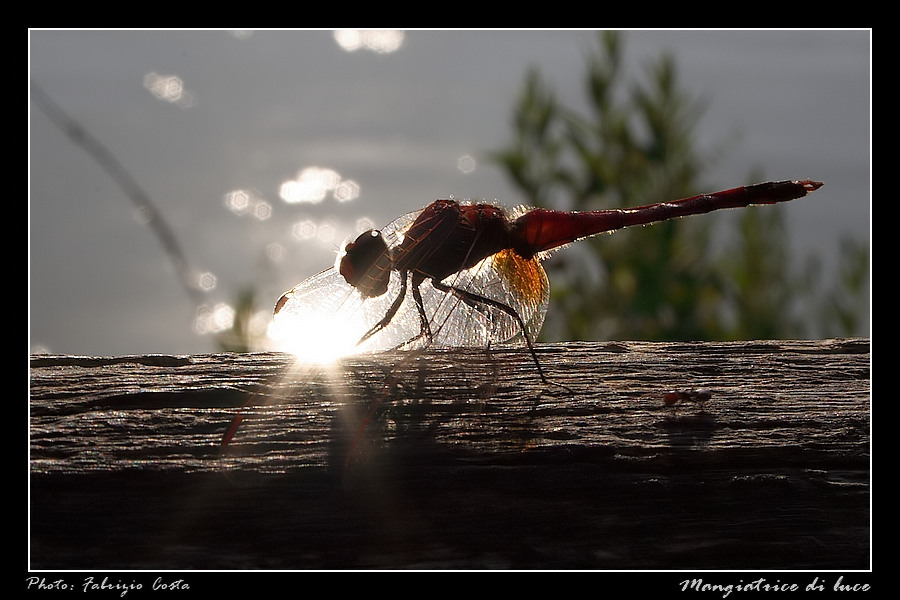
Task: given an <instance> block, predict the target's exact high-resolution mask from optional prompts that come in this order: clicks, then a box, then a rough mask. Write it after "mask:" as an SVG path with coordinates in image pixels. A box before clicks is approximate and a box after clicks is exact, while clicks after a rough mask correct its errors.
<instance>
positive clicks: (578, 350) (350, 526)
mask: <svg viewBox="0 0 900 600" xmlns="http://www.w3.org/2000/svg"><path fill="white" fill-rule="evenodd" d="M538 356H539V359H540V361H541V365H542V367H543V368H544V370H545V372H546V374H547V377H548V379H550V380H551V382H552V383H551V384H550V385H547V384H544V383H542V382H541V380H540V378H539V377H538V375H537V372H536V370H535V365H534V363H533V361H532V360H531V357H530V355H529V354H528V353H527V351H524V350H521V349H501V350H491V351H484V350H452V351H429V352H423V353H410V352H394V353H385V354H380V355H373V356H359V357H353V358H348V359H344V360H343V361H341V362H339V363H337V364H334V365H331V366H328V367H324V366H319V367H314V366H309V365H297V364H295V363H294V362H293V361H292V359H291V358H290V357H288V356H286V355H282V354H210V355H192V356H157V355H149V356H121V357H83V356H54V355H34V356H32V357H31V370H30V400H31V415H30V465H31V499H30V500H31V556H30V560H31V567H32V568H35V569H86V568H89V569H244V568H249V569H258V568H267V569H270V568H276V569H307V568H317V569H321V568H326V569H329V568H514V569H517V568H539V569H543V568H589V569H867V568H869V565H870V563H869V561H870V544H869V537H870V514H869V505H870V503H869V498H870V482H869V478H870V439H871V438H870V426H871V419H870V407H871V387H870V354H869V341H868V340H866V339H842V340H823V341H766V342H733V343H699V342H698V343H647V342H617V343H568V344H554V345H541V346H539V347H538ZM697 390H705V393H703V394H700V395H696V394H693V395H692V394H686V395H682V396H678V395H670V396H667V394H669V393H670V392H675V391H684V392H691V391H697ZM707 397H708V399H706V400H705V402H702V403H695V402H692V401H691V400H703V399H705V398H707ZM667 399H668V400H669V401H672V400H677V399H680V401H679V402H678V403H676V404H674V405H667V403H666V400H667ZM244 404H248V406H247V407H246V408H245V409H243V411H242V412H241V414H242V415H243V416H244V420H243V421H242V423H241V424H240V427H239V428H238V429H237V432H236V435H235V436H234V438H233V440H232V441H231V443H230V444H229V445H228V446H227V447H224V448H223V446H222V444H221V442H222V439H223V436H224V435H225V433H226V431H227V430H228V428H229V425H230V424H231V422H232V420H233V419H234V418H235V416H236V415H237V414H238V413H239V411H241V408H240V407H241V406H242V405H244Z"/></svg>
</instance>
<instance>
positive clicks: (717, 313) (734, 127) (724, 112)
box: [28, 30, 871, 355]
mask: <svg viewBox="0 0 900 600" xmlns="http://www.w3.org/2000/svg"><path fill="white" fill-rule="evenodd" d="M29 69H30V79H31V81H30V84H31V87H30V100H31V101H30V103H29V123H30V128H29V133H30V139H29V142H30V145H29V159H30V163H29V175H30V190H29V223H28V227H29V237H30V239H29V307H30V314H29V320H30V350H31V351H32V352H52V353H67V354H90V355H122V354H137V353H178V354H181V353H203V352H214V351H219V350H222V349H228V350H254V349H264V348H266V347H267V344H266V338H265V335H264V334H265V327H266V325H267V323H268V321H269V319H270V318H271V314H272V308H273V306H274V304H275V302H276V300H277V299H278V297H279V296H280V294H281V293H282V292H284V291H285V290H287V289H289V288H290V287H292V286H293V285H295V284H296V283H298V282H300V281H301V280H303V279H304V278H306V277H308V276H311V275H313V274H315V273H317V272H318V271H321V270H322V269H324V268H327V267H329V266H331V265H332V264H333V262H334V256H335V251H336V250H337V249H338V247H339V246H340V244H341V243H342V241H343V240H344V239H345V238H346V237H348V236H350V235H355V234H356V233H357V232H359V231H362V230H364V229H367V228H371V227H380V226H382V225H385V224H387V223H389V222H390V221H392V220H393V219H394V218H396V217H398V216H400V215H401V214H404V213H406V212H409V211H412V210H417V209H419V208H422V207H423V206H425V205H427V204H428V203H430V202H431V201H433V200H435V199H437V198H445V197H450V196H453V197H456V198H459V199H465V198H473V199H486V200H490V201H493V200H497V201H499V202H501V203H503V204H506V205H508V206H516V205H518V204H522V203H525V204H532V205H536V204H542V205H547V206H551V207H554V208H565V209H578V210H587V209H598V208H614V207H620V206H628V205H637V204H646V203H649V202H658V201H664V200H672V199H676V198H678V197H683V196H686V195H691V194H693V193H700V192H709V191H716V190H720V189H726V188H731V187H736V186H739V185H745V184H747V183H752V182H756V181H768V180H781V179H802V178H810V179H815V180H819V181H824V182H825V186H824V187H823V188H822V189H820V190H818V191H817V192H815V193H814V194H812V195H811V196H809V197H807V198H803V199H800V200H795V201H793V202H791V203H788V204H786V205H779V206H778V207H763V208H759V209H757V208H753V209H746V210H739V211H727V213H716V214H715V215H706V216H701V217H694V218H692V219H685V220H681V221H678V222H677V223H674V224H669V225H665V226H653V227H649V228H642V229H640V230H637V231H626V232H620V233H616V234H614V235H612V236H602V237H601V238H600V239H599V240H596V241H590V242H579V243H578V244H575V245H572V246H571V247H568V248H565V249H563V250H562V251H560V252H557V253H556V254H555V255H554V256H553V257H551V258H550V259H549V260H547V261H546V262H545V267H546V268H547V270H548V274H549V277H550V282H551V290H552V291H553V294H554V295H553V298H552V300H551V306H550V311H549V313H548V317H547V323H546V326H545V330H544V334H543V337H542V340H545V341H546V340H554V339H753V338H779V337H797V338H819V337H828V336H844V335H869V331H870V312H869V303H870V286H871V283H870V266H869V265H870V236H871V32H870V31H866V30H850V31H819V30H815V31H637V30H634V31H624V32H619V33H617V34H613V33H610V32H595V31H567V30H563V31H505V30H504V31H489V30H478V31H430V30H412V31H369V32H366V31H356V30H342V31H330V30H300V31H265V30H262V31H249V30H246V31H226V30H214V31H206V30H204V31H153V30H150V31H131V30H127V31H118V30H104V31H90V30H32V31H31V32H30V39H29Z"/></svg>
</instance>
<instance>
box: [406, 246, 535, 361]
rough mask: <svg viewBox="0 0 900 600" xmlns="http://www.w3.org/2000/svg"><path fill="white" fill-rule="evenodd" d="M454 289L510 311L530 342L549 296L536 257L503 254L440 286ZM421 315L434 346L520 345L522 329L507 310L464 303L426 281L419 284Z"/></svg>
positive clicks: (533, 338)
mask: <svg viewBox="0 0 900 600" xmlns="http://www.w3.org/2000/svg"><path fill="white" fill-rule="evenodd" d="M443 283H444V284H446V285H448V286H451V287H453V288H456V289H459V290H464V291H467V292H469V293H471V294H474V295H477V296H480V297H484V298H488V299H490V300H493V301H496V302H498V303H500V304H503V305H505V306H507V307H509V308H510V309H511V310H512V311H514V312H515V313H516V314H517V315H518V316H519V317H520V318H521V319H522V322H523V323H524V325H525V330H526V331H527V332H528V335H529V337H530V338H531V340H532V341H534V340H535V339H536V338H537V336H538V334H539V333H540V331H541V327H542V326H543V324H544V316H545V315H546V313H547V305H548V302H549V297H550V285H549V283H548V281H547V275H546V273H545V272H544V269H543V267H542V266H541V264H540V262H539V261H538V260H537V259H531V260H525V259H523V258H522V257H520V256H519V255H517V254H515V253H514V252H512V251H511V250H510V251H502V252H499V253H497V254H495V255H493V256H490V257H488V258H486V259H484V260H483V261H481V262H480V263H478V264H477V265H475V266H474V267H472V268H471V269H467V270H465V271H460V272H459V273H457V274H455V275H453V276H451V277H448V278H447V279H446V280H444V282H443ZM422 297H423V301H424V304H425V312H426V314H427V315H428V317H429V320H430V322H431V330H432V334H433V336H434V343H435V344H436V345H439V346H451V347H452V346H475V347H484V346H487V345H488V344H491V345H496V344H503V343H518V342H524V338H523V331H522V326H521V324H520V323H519V321H518V319H516V318H515V317H513V316H512V315H510V314H509V313H508V312H507V311H504V310H501V309H499V308H496V307H494V306H490V305H488V304H483V303H479V302H473V303H468V304H467V303H466V302H464V301H463V300H462V299H461V298H460V297H459V295H455V294H446V293H444V292H443V291H441V290H437V289H435V288H434V287H433V286H432V285H431V283H430V282H425V283H423V284H422Z"/></svg>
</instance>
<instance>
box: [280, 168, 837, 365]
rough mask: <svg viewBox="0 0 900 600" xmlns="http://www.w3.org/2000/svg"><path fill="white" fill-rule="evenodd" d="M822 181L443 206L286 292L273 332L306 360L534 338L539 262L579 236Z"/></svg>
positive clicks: (542, 302) (795, 194) (380, 232)
mask: <svg viewBox="0 0 900 600" xmlns="http://www.w3.org/2000/svg"><path fill="white" fill-rule="evenodd" d="M822 185H823V184H822V183H821V182H818V181H811V180H796V181H795V180H788V181H777V182H766V183H759V184H755V185H748V186H742V187H737V188H733V189H728V190H724V191H720V192H715V193H710V194H701V195H697V196H692V197H690V198H683V199H680V200H674V201H671V202H660V203H655V204H648V205H645V206H638V207H634V208H622V209H610V210H598V211H559V210H549V209H543V208H535V209H530V210H529V209H521V208H520V209H517V210H514V211H507V210H506V209H504V208H503V207H501V206H498V205H496V204H491V203H478V202H459V201H457V200H453V199H443V200H436V201H434V202H432V203H431V204H429V205H428V206H426V207H425V208H423V209H421V210H419V211H415V212H411V213H409V214H406V215H404V216H402V217H400V218H399V219H397V220H395V221H393V222H392V223H390V224H389V225H387V226H386V227H383V228H382V229H371V230H368V231H365V232H363V233H362V234H360V235H359V236H358V237H357V238H356V239H355V240H353V241H350V242H348V243H346V244H345V245H344V247H343V249H342V250H341V251H340V252H338V255H337V258H336V261H335V264H334V266H333V267H331V268H329V269H326V270H324V271H322V272H321V273H319V274H317V275H314V276H312V277H310V278H309V279H306V280H305V281H303V282H302V283H300V284H298V285H296V286H295V287H294V288H293V289H291V290H289V291H288V292H286V293H285V294H284V295H282V296H281V298H279V300H278V302H277V303H276V305H275V314H274V319H273V329H272V335H273V337H275V338H276V339H278V340H281V341H282V342H285V343H288V344H289V346H288V347H287V349H288V350H289V351H293V352H294V353H295V354H297V355H298V356H300V357H304V356H305V357H306V358H311V359H316V360H319V359H324V358H331V357H335V356H341V355H345V354H350V353H359V352H373V351H379V350H386V349H416V348H424V347H427V346H431V347H488V348H490V347H493V346H497V345H502V344H508V343H512V344H516V343H518V344H521V343H523V342H524V344H525V345H526V346H527V348H528V350H529V351H530V353H531V356H532V357H533V359H534V363H535V365H536V366H537V372H538V374H539V376H540V377H541V379H542V380H543V381H544V382H545V383H546V382H547V378H546V377H545V375H544V372H543V370H542V368H541V364H540V362H539V361H538V359H537V354H536V353H535V347H534V343H535V340H536V338H537V336H538V334H539V333H540V330H541V327H542V325H543V321H544V316H545V314H546V311H547V307H548V303H549V297H550V285H549V282H548V280H547V275H546V273H545V272H544V269H543V267H542V266H541V261H542V260H543V259H544V258H546V257H547V256H548V255H549V254H550V252H551V251H553V250H556V249H558V248H560V247H562V246H565V245H567V244H570V243H573V242H575V241H577V240H580V239H583V238H587V237H591V236H596V235H599V234H601V233H606V232H612V231H615V230H618V229H622V228H625V227H633V226H637V225H649V224H652V223H656V222H660V221H665V220H669V219H674V218H678V217H686V216H690V215H698V214H704V213H709V212H712V211H715V210H720V209H727V208H741V207H746V206H751V205H762V204H775V203H779V202H787V201H790V200H794V199H797V198H802V197H804V196H806V195H807V194H808V193H810V192H812V191H815V190H817V189H819V188H820V187H821V186H822Z"/></svg>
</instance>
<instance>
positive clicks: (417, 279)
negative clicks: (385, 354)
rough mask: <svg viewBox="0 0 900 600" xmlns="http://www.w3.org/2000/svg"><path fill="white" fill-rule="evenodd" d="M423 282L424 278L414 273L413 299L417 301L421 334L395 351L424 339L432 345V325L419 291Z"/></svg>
mask: <svg viewBox="0 0 900 600" xmlns="http://www.w3.org/2000/svg"><path fill="white" fill-rule="evenodd" d="M422 281H424V278H423V277H422V276H420V275H417V274H416V273H413V280H412V294H413V299H414V300H415V301H416V309H417V310H418V311H419V333H417V334H416V335H414V336H412V337H411V338H409V339H408V340H406V341H405V342H403V343H402V344H400V345H399V346H396V347H394V350H398V349H400V348H403V347H405V346H409V345H410V344H412V343H413V342H415V341H416V340H418V339H421V338H423V337H424V338H425V340H426V342H427V343H428V344H430V343H431V340H432V336H431V324H430V323H429V322H428V315H426V314H425V303H424V302H423V301H422V291H421V290H420V289H419V286H420V285H422Z"/></svg>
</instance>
